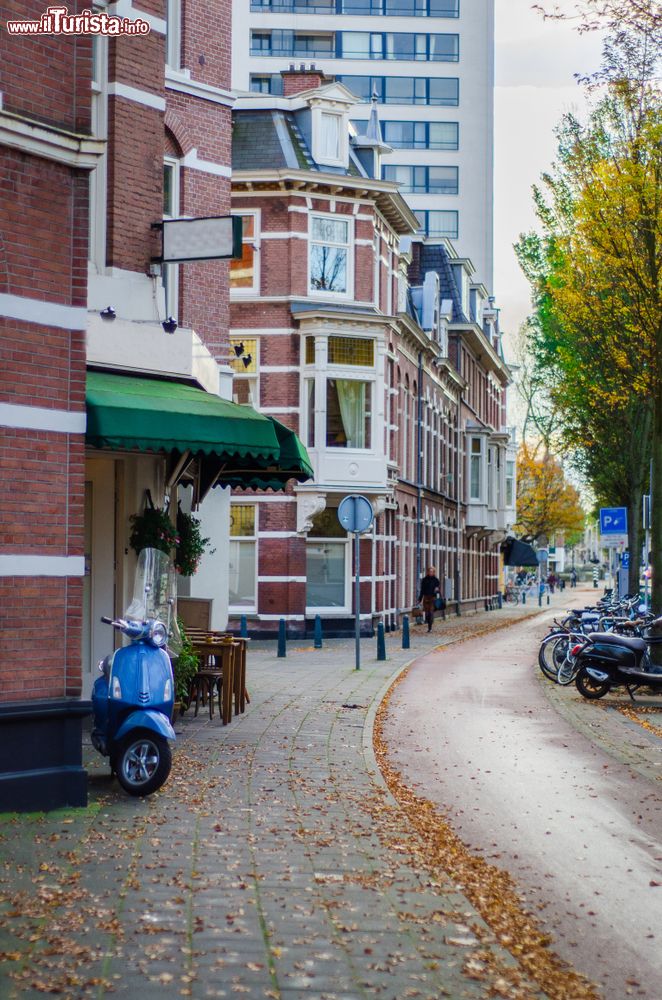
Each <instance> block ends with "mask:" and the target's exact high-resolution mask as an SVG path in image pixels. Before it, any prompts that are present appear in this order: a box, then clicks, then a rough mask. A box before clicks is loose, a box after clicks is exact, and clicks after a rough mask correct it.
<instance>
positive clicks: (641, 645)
mask: <svg viewBox="0 0 662 1000" xmlns="http://www.w3.org/2000/svg"><path fill="white" fill-rule="evenodd" d="M588 637H589V639H590V640H591V642H599V643H600V644H601V645H602V646H625V648H626V649H631V650H632V652H633V653H645V652H646V650H647V649H648V646H647V645H646V642H645V640H644V639H630V638H629V636H627V635H616V634H615V633H614V632H589V636H588Z"/></svg>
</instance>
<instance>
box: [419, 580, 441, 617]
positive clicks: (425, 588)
mask: <svg viewBox="0 0 662 1000" xmlns="http://www.w3.org/2000/svg"><path fill="white" fill-rule="evenodd" d="M440 586H441V584H440V583H439V578H438V576H437V571H436V569H435V568H434V566H428V568H427V572H426V574H425V576H422V577H421V586H420V588H419V595H418V603H419V604H422V605H423V614H424V615H425V621H426V624H427V627H428V632H431V631H432V622H433V621H434V611H435V607H436V602H437V599H438V598H439V597H440V594H441V591H440Z"/></svg>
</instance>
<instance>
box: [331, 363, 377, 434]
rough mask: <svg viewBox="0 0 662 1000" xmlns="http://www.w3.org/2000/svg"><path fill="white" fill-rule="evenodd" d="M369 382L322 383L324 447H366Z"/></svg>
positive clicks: (337, 380)
mask: <svg viewBox="0 0 662 1000" xmlns="http://www.w3.org/2000/svg"><path fill="white" fill-rule="evenodd" d="M371 430H372V382H360V381H358V380H357V379H346V378H329V379H327V382H326V446H327V448H362V449H366V448H370V447H371V443H372V442H371V438H372V433H371Z"/></svg>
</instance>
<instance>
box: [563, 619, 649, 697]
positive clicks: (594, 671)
mask: <svg viewBox="0 0 662 1000" xmlns="http://www.w3.org/2000/svg"><path fill="white" fill-rule="evenodd" d="M651 624H652V625H657V626H660V625H662V618H657V619H656V620H655V621H654V622H652V623H651ZM660 641H662V639H661V638H658V637H652V636H648V637H646V638H643V637H642V638H638V637H637V638H629V637H627V636H624V635H618V634H616V633H614V632H591V633H590V634H589V635H588V636H587V639H586V640H585V641H584V643H583V644H578V645H577V646H575V647H574V648H573V650H572V654H573V655H574V656H575V666H576V669H577V673H576V677H575V684H576V686H577V690H578V691H579V693H580V694H581V695H583V697H584V698H589V699H596V698H603V697H604V696H605V695H606V694H607V693H608V692H609V691H611V690H612V689H613V688H616V687H624V688H625V689H626V690H627V692H628V694H629V695H630V698H631V699H632V700H633V701H634V700H635V699H634V692H635V691H637V690H638V689H639V688H642V687H645V688H649V689H650V690H651V691H652V692H653V693H654V694H662V667H659V666H656V665H655V664H653V663H652V662H651V659H650V653H649V646H650V645H652V644H653V643H656V642H657V643H659V642H660Z"/></svg>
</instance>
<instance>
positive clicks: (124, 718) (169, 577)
mask: <svg viewBox="0 0 662 1000" xmlns="http://www.w3.org/2000/svg"><path fill="white" fill-rule="evenodd" d="M176 594H177V590H176V578H175V570H174V566H173V564H172V560H171V559H170V557H169V556H168V555H166V554H165V553H164V552H160V551H159V550H158V549H143V550H142V552H141V553H140V555H139V557H138V566H137V568H136V576H135V582H134V591H133V600H132V601H131V604H130V605H129V607H128V608H127V609H126V611H125V613H124V617H123V618H118V619H116V620H114V619H112V618H102V619H101V620H102V621H103V622H105V623H106V624H108V625H112V626H113V628H116V629H118V630H119V631H120V632H122V633H123V634H124V635H125V636H127V637H128V638H129V639H130V640H131V643H130V645H128V646H122V647H121V648H120V649H117V650H115V652H114V653H111V654H110V655H109V656H106V657H105V658H104V659H103V660H102V661H101V663H100V664H99V670H100V671H101V677H99V678H97V680H96V681H95V683H94V688H93V690H92V708H93V712H94V728H93V730H92V743H93V745H94V747H95V748H96V749H97V750H98V751H99V753H101V754H102V755H103V756H104V757H109V758H110V766H111V768H112V771H113V772H114V773H115V774H116V775H117V778H118V781H119V782H120V784H121V785H122V787H123V788H124V790H125V791H127V792H128V793H129V795H149V794H150V793H151V792H154V791H156V789H157V788H160V787H161V785H163V783H164V782H165V781H166V780H167V778H168V775H169V774H170V768H171V765H172V755H171V751H170V746H169V744H168V740H174V739H175V731H174V729H173V728H172V724H171V721H170V720H171V716H172V709H173V704H174V680H173V674H172V666H171V663H170V658H169V656H168V653H167V652H166V649H167V647H170V649H171V651H172V652H178V651H179V645H180V643H181V640H180V637H179V632H178V630H177V619H176V614H175V606H176Z"/></svg>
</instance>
